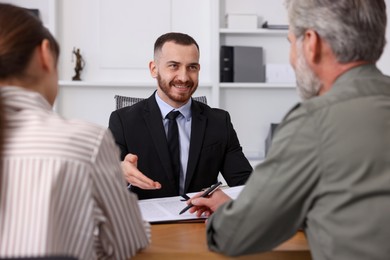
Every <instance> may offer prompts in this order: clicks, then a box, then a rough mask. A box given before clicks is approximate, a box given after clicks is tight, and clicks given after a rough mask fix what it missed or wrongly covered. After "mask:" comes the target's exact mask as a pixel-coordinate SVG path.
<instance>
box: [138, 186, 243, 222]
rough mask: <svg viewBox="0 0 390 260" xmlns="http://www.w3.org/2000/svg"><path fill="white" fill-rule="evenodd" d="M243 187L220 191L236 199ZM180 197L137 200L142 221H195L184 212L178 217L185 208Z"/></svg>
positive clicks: (194, 216) (189, 214) (193, 216)
mask: <svg viewBox="0 0 390 260" xmlns="http://www.w3.org/2000/svg"><path fill="white" fill-rule="evenodd" d="M243 187H244V186H237V187H231V188H223V189H222V190H223V191H224V192H225V193H226V194H227V195H229V196H230V197H231V198H233V199H235V198H237V196H238V194H239V193H240V192H241V190H242V188H243ZM195 194H197V192H194V193H188V194H187V195H188V196H190V197H192V196H194V195H195ZM182 199H183V198H182V197H180V196H177V197H166V198H158V199H147V200H139V201H138V204H139V206H140V209H141V214H142V217H143V219H145V220H146V221H149V222H151V223H157V222H169V221H184V220H195V219H198V217H197V216H196V215H195V214H191V213H189V211H186V212H184V213H183V214H181V215H179V212H180V211H181V210H182V209H183V208H185V207H186V206H187V203H186V202H185V201H182Z"/></svg>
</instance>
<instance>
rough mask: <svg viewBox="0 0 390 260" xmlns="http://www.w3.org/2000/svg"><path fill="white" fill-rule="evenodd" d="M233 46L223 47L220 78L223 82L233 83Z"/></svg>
mask: <svg viewBox="0 0 390 260" xmlns="http://www.w3.org/2000/svg"><path fill="white" fill-rule="evenodd" d="M233 58H234V57H233V46H221V52H220V65H219V68H220V76H221V82H233V74H234V71H233V69H234V68H233V62H234V61H233Z"/></svg>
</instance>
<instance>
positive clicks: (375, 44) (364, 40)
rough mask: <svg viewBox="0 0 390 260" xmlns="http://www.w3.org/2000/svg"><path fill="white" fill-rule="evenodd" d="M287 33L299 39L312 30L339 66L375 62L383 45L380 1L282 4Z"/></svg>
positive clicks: (311, 0)
mask: <svg viewBox="0 0 390 260" xmlns="http://www.w3.org/2000/svg"><path fill="white" fill-rule="evenodd" d="M285 4H286V7H287V11H288V16H289V23H290V30H291V32H292V33H293V34H294V35H295V37H297V38H300V37H302V36H303V35H304V33H305V31H306V30H308V29H312V30H314V31H316V32H317V33H318V35H319V36H320V37H321V38H322V39H324V40H325V41H326V42H327V43H328V44H329V45H330V46H331V48H332V50H333V53H334V54H335V56H336V58H337V60H338V61H339V62H340V63H348V62H352V61H369V62H376V61H377V60H378V59H379V58H380V56H381V55H382V52H383V49H384V47H385V45H386V38H385V32H386V23H387V17H386V4H385V1H384V0H285Z"/></svg>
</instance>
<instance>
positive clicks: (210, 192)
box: [179, 181, 222, 215]
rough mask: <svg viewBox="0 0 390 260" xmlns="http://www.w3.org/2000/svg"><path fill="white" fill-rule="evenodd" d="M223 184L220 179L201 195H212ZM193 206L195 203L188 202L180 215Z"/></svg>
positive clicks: (202, 196)
mask: <svg viewBox="0 0 390 260" xmlns="http://www.w3.org/2000/svg"><path fill="white" fill-rule="evenodd" d="M221 185H222V182H220V181H219V182H218V183H216V184H213V185H211V187H210V188H208V189H207V190H206V191H205V192H203V194H202V195H200V197H201V198H204V197H207V196H210V195H211V194H212V193H213V192H214V191H215V190H216V189H218V188H219V186H221ZM193 206H194V205H192V203H190V204H188V205H187V207H185V208H184V209H182V211H180V213H179V215H181V214H183V213H184V212H186V211H187V210H189V209H190V208H192V207H193Z"/></svg>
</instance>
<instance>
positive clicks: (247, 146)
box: [211, 0, 299, 164]
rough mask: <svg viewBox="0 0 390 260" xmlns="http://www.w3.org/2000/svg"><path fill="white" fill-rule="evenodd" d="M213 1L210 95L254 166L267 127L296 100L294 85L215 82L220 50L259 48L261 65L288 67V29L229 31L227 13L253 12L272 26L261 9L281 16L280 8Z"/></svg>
mask: <svg viewBox="0 0 390 260" xmlns="http://www.w3.org/2000/svg"><path fill="white" fill-rule="evenodd" d="M213 2H214V3H212V6H211V10H212V11H211V13H212V14H213V16H214V17H215V18H214V23H213V26H214V28H213V32H214V35H213V36H212V42H213V46H212V50H213V53H214V57H213V58H212V60H213V61H214V64H212V68H213V73H214V75H215V77H214V78H213V93H217V97H216V98H215V100H217V104H218V106H219V107H220V108H222V109H225V110H227V111H229V113H230V115H231V118H232V122H233V124H234V127H235V130H236V132H237V134H238V137H239V139H240V142H241V145H242V146H243V149H244V153H245V154H246V156H247V157H248V158H249V160H250V161H251V163H252V164H256V162H260V161H261V160H262V159H263V157H264V141H265V138H266V137H267V134H268V129H269V125H270V124H271V123H276V122H280V120H281V119H282V117H283V116H284V115H285V113H286V112H287V111H288V110H289V109H290V108H291V107H292V106H293V105H294V104H295V103H296V102H297V101H299V98H298V95H297V94H296V89H295V82H285V83H268V82H265V83H260V82H259V83H247V82H245V83H240V82H232V83H230V82H223V83H221V82H220V81H219V78H220V73H219V71H220V68H219V60H220V47H221V46H222V45H230V46H256V47H263V54H264V64H267V63H271V64H288V63H289V48H290V45H289V42H288V41H287V34H288V30H280V29H277V30H276V29H264V28H258V29H230V28H227V25H226V23H225V17H226V14H227V13H237V12H239V13H248V14H253V13H256V14H257V15H258V17H262V18H265V19H266V20H270V21H271V22H272V23H273V22H275V23H279V21H280V20H282V19H281V18H279V20H278V19H274V20H273V17H266V15H267V14H268V15H270V14H271V12H267V10H264V9H263V8H261V7H262V6H267V7H268V8H273V6H272V5H274V7H275V8H279V9H280V12H278V13H282V12H283V11H284V10H283V5H282V4H281V3H271V2H270V1H266V0H257V1H255V0H221V1H213ZM276 2H278V1H276ZM279 2H280V1H279ZM279 4H280V6H279V7H278V5H279ZM243 6H245V8H244V7H243ZM262 12H267V13H262ZM273 13H275V12H273ZM258 27H260V25H258Z"/></svg>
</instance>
